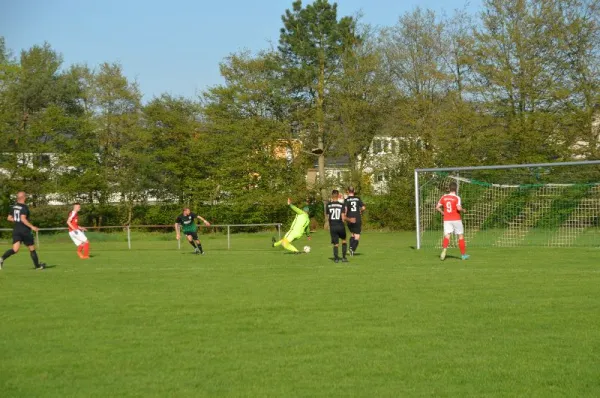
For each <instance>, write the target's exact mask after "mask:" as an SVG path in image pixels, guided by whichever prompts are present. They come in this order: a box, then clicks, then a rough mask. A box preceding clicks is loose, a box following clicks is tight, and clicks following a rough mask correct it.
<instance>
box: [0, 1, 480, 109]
mask: <svg viewBox="0 0 600 398" xmlns="http://www.w3.org/2000/svg"><path fill="white" fill-rule="evenodd" d="M303 3H304V4H306V3H307V1H303ZM337 3H338V10H339V14H340V16H344V15H354V14H356V13H357V12H358V11H362V14H363V19H362V20H363V21H364V22H367V23H369V24H372V25H376V26H390V25H393V24H395V23H396V21H397V20H398V17H399V16H400V15H402V14H403V13H404V12H406V11H409V10H411V9H413V8H415V7H417V6H420V7H423V8H431V9H433V10H436V11H441V10H445V11H447V12H448V13H451V12H452V11H453V10H454V9H456V8H463V7H465V5H466V4H467V1H466V0H339V1H337ZM291 4H292V0H256V1H248V0H245V1H244V0H229V1H222V2H220V1H218V0H216V1H215V0H212V1H203V0H196V1H194V0H170V1H168V0H167V1H165V0H162V1H157V0H103V1H94V0H80V1H77V0H20V1H10V0H7V1H1V0H0V35H1V36H4V37H5V39H6V44H7V46H8V47H9V48H10V49H12V50H13V53H14V54H18V53H19V52H20V51H21V49H26V48H29V47H31V46H32V45H34V44H42V43H43V42H44V41H47V42H49V43H50V44H51V45H52V47H53V48H54V49H55V50H57V51H58V52H60V53H61V54H62V55H63V58H64V61H65V65H70V64H73V63H86V64H88V65H89V66H91V67H94V66H96V65H98V64H100V63H102V62H105V61H106V62H118V63H120V64H122V65H123V69H124V71H125V74H126V75H127V76H128V77H129V78H131V79H135V80H136V81H137V82H138V83H139V85H140V88H141V90H142V92H143V93H144V99H145V100H149V99H151V98H152V97H153V96H157V95H160V94H161V93H164V92H167V93H170V94H173V95H183V96H186V97H194V96H196V95H197V93H199V92H200V91H202V90H204V89H205V88H206V87H208V86H211V85H215V84H219V83H221V82H222V79H221V78H220V75H219V62H221V61H222V60H223V58H224V57H226V56H227V55H228V54H230V53H232V52H236V51H239V50H244V49H246V50H252V51H257V50H260V49H264V48H268V47H269V46H270V44H269V42H271V43H273V45H276V44H277V39H278V36H279V29H280V28H281V25H282V24H281V15H282V14H283V13H284V11H285V9H287V8H290V7H291ZM480 7H481V0H470V1H469V4H468V8H469V10H470V11H472V12H478V11H479V9H480Z"/></svg>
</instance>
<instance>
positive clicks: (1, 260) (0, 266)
mask: <svg viewBox="0 0 600 398" xmlns="http://www.w3.org/2000/svg"><path fill="white" fill-rule="evenodd" d="M2 264H4V259H2V258H0V269H2Z"/></svg>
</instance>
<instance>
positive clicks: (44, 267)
mask: <svg viewBox="0 0 600 398" xmlns="http://www.w3.org/2000/svg"><path fill="white" fill-rule="evenodd" d="M35 269H39V270H42V269H46V263H40V265H39V267H36V268H35Z"/></svg>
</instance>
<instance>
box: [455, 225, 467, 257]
mask: <svg viewBox="0 0 600 398" xmlns="http://www.w3.org/2000/svg"><path fill="white" fill-rule="evenodd" d="M454 232H455V233H456V234H457V235H458V248H459V249H460V255H461V258H462V259H463V260H466V259H468V258H469V255H468V254H467V244H466V243H465V229H464V227H463V223H462V221H455V222H454Z"/></svg>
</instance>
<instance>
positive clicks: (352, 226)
mask: <svg viewBox="0 0 600 398" xmlns="http://www.w3.org/2000/svg"><path fill="white" fill-rule="evenodd" d="M348 229H349V230H350V232H351V233H353V234H359V235H360V231H361V230H362V221H358V222H355V223H348Z"/></svg>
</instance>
